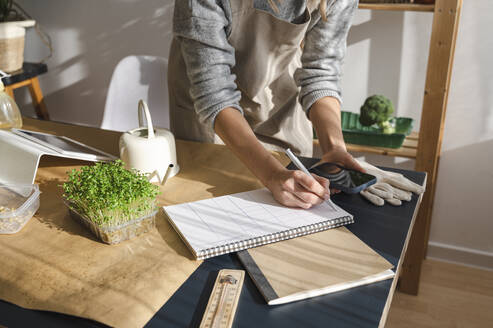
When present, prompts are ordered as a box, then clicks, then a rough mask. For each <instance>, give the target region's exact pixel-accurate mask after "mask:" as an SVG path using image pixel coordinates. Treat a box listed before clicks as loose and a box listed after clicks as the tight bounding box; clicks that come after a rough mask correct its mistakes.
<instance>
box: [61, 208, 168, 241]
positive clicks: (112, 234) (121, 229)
mask: <svg viewBox="0 0 493 328" xmlns="http://www.w3.org/2000/svg"><path fill="white" fill-rule="evenodd" d="M65 205H66V206H67V207H68V209H69V212H70V217H72V219H74V220H75V221H77V222H79V223H81V224H82V225H84V226H86V227H87V228H88V229H89V230H91V231H92V233H93V234H94V235H95V236H96V237H98V239H99V240H101V241H102V242H104V243H106V244H111V245H113V244H118V243H121V242H122V241H124V240H128V239H131V238H134V237H137V236H139V235H141V234H143V233H146V232H148V231H150V230H152V229H153V228H154V227H155V226H156V214H157V212H158V211H157V210H156V211H154V212H152V213H151V214H150V215H147V216H143V217H140V218H137V219H135V220H132V221H129V222H126V223H124V224H120V225H116V226H107V227H100V226H98V225H97V224H95V223H94V222H92V221H91V220H90V219H89V218H87V217H86V216H85V215H83V214H81V213H79V212H78V211H77V210H76V209H74V208H73V207H72V206H71V205H70V203H68V202H65Z"/></svg>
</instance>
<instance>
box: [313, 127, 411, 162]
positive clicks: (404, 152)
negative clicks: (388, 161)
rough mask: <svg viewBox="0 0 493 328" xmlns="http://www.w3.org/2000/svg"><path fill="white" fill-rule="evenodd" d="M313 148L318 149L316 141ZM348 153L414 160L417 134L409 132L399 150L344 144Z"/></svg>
mask: <svg viewBox="0 0 493 328" xmlns="http://www.w3.org/2000/svg"><path fill="white" fill-rule="evenodd" d="M313 145H314V147H318V146H319V143H318V140H317V139H315V140H314V141H313ZM346 147H347V149H348V150H349V151H353V152H364V153H371V154H378V155H386V156H399V157H407V158H416V153H417V148H418V132H414V131H413V132H411V134H410V135H409V136H407V137H406V139H405V140H404V143H403V144H402V147H401V148H385V147H374V146H364V145H354V144H346Z"/></svg>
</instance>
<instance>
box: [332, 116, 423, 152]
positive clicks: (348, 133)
mask: <svg viewBox="0 0 493 328" xmlns="http://www.w3.org/2000/svg"><path fill="white" fill-rule="evenodd" d="M341 121H342V134H343V136H344V141H345V142H346V143H350V144H356V145H365V146H376V147H386V148H399V147H401V146H402V143H403V142H404V139H405V138H406V136H407V135H409V134H410V133H411V131H412V129H413V119H412V118H409V117H396V118H394V119H392V121H391V122H395V133H392V134H384V133H382V132H381V131H380V129H378V128H375V127H371V126H362V125H361V124H360V123H359V114H356V113H352V112H346V111H341Z"/></svg>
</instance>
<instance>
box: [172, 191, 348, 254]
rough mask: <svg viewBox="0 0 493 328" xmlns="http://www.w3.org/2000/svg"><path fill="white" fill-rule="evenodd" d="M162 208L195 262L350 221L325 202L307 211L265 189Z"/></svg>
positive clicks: (342, 211) (339, 210) (346, 213)
mask: <svg viewBox="0 0 493 328" xmlns="http://www.w3.org/2000/svg"><path fill="white" fill-rule="evenodd" d="M163 208H164V211H165V213H166V215H167V216H168V219H169V222H170V223H171V225H172V226H173V227H174V228H175V230H176V231H177V232H178V234H179V235H180V236H181V238H182V239H183V241H184V242H185V243H186V244H187V246H188V247H189V248H190V250H191V251H192V253H193V254H194V256H195V258H197V259H198V260H200V259H206V258H209V257H214V256H218V255H222V254H226V253H231V252H237V251H240V250H243V249H248V248H252V247H256V246H260V245H265V244H270V243H273V242H277V241H280V240H285V239H291V238H295V237H298V236H303V235H307V234H312V233H315V232H318V231H323V230H327V229H331V228H336V227H339V226H343V225H346V224H349V223H353V216H352V215H351V214H349V213H348V212H346V211H344V210H343V209H341V208H340V207H339V206H337V205H336V204H334V203H333V202H332V201H330V200H328V201H325V202H323V203H322V204H320V205H317V206H314V207H313V208H310V209H308V210H304V209H299V208H289V207H285V206H282V205H280V204H279V203H278V202H277V201H276V200H275V199H274V198H273V197H272V194H271V193H270V191H268V190H267V189H265V188H263V189H257V190H253V191H247V192H242V193H237V194H232V195H227V196H221V197H216V198H210V199H204V200H200V201H196V202H190V203H184V204H179V205H171V206H165V207H163Z"/></svg>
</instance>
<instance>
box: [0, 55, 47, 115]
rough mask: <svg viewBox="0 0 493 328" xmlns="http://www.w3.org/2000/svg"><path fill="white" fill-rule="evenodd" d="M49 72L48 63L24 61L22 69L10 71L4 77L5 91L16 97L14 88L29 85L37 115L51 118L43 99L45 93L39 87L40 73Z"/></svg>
mask: <svg viewBox="0 0 493 328" xmlns="http://www.w3.org/2000/svg"><path fill="white" fill-rule="evenodd" d="M46 72H48V67H47V66H46V64H41V63H39V64H37V63H24V64H23V65H22V69H20V70H18V71H15V72H12V73H10V74H11V75H10V76H9V77H4V78H3V79H2V82H3V84H4V86H5V92H7V94H8V95H9V96H11V97H12V98H13V99H15V98H14V90H15V89H18V88H21V87H25V86H27V87H28V88H29V92H30V93H31V99H32V101H33V105H34V109H35V110H36V116H38V118H40V119H43V120H49V119H50V115H49V114H48V109H47V108H46V105H45V103H44V101H43V93H42V92H41V88H40V87H39V80H38V75H41V74H43V73H46Z"/></svg>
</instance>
